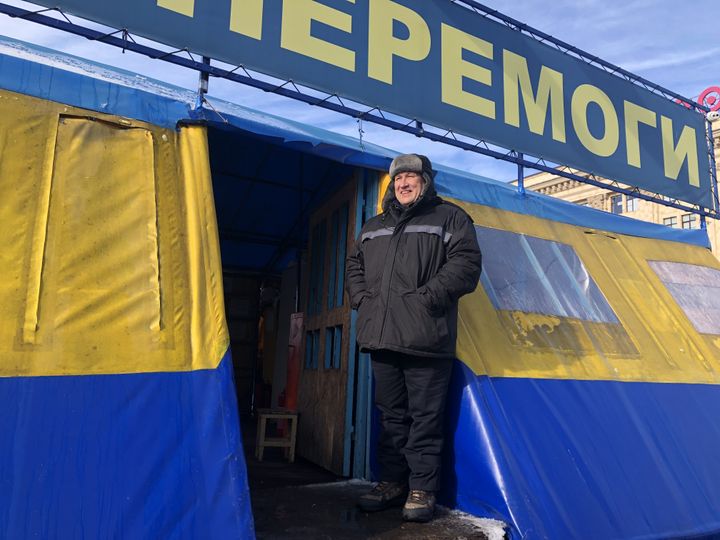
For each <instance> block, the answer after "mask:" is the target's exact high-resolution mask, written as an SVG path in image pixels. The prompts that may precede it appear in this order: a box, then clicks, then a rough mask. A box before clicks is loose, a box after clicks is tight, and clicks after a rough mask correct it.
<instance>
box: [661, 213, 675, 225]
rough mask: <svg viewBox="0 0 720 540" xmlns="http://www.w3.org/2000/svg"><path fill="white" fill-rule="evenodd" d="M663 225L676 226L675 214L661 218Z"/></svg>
mask: <svg viewBox="0 0 720 540" xmlns="http://www.w3.org/2000/svg"><path fill="white" fill-rule="evenodd" d="M663 225H667V226H668V227H677V216H672V217H666V218H663Z"/></svg>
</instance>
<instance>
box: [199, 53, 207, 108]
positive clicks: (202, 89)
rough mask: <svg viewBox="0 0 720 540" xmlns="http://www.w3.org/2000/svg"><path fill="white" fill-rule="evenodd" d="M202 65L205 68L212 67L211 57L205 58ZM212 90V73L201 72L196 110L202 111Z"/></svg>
mask: <svg viewBox="0 0 720 540" xmlns="http://www.w3.org/2000/svg"><path fill="white" fill-rule="evenodd" d="M202 63H203V65H205V66H208V67H209V66H210V57H209V56H203V58H202ZM209 88H210V73H209V72H208V71H201V72H200V77H199V80H198V95H197V101H196V102H195V108H196V109H200V108H201V107H202V106H203V103H205V96H206V95H207V93H208V90H209Z"/></svg>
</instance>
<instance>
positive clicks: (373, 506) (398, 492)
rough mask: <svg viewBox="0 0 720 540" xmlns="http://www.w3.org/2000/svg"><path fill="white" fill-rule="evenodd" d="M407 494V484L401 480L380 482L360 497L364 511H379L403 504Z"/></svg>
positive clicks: (359, 502) (359, 501)
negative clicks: (400, 481)
mask: <svg viewBox="0 0 720 540" xmlns="http://www.w3.org/2000/svg"><path fill="white" fill-rule="evenodd" d="M406 496H407V486H406V485H405V484H401V483H399V482H379V483H378V484H376V485H375V487H373V488H372V489H371V490H370V491H369V492H368V493H366V494H365V495H363V496H361V497H360V499H358V507H360V510H362V511H363V512H379V511H380V510H385V509H386V508H391V507H393V506H402V504H403V501H404V500H405V497H406Z"/></svg>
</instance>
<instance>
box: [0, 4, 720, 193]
mask: <svg viewBox="0 0 720 540" xmlns="http://www.w3.org/2000/svg"><path fill="white" fill-rule="evenodd" d="M437 1H441V0H437ZM442 1H446V0H442ZM4 2H5V3H7V4H11V5H16V6H20V7H25V8H27V9H39V8H37V7H35V6H33V5H32V4H28V3H27V2H22V1H18V0H4ZM486 5H488V6H489V7H492V8H494V9H497V10H498V11H500V12H502V13H505V14H506V15H509V16H510V17H514V18H516V19H518V20H520V21H522V22H525V23H527V24H529V25H531V26H534V27H535V28H537V29H539V30H542V31H544V32H546V33H548V34H550V35H552V36H555V37H557V38H559V39H562V40H563V41H566V42H568V43H570V44H571V45H575V46H577V47H579V48H581V49H584V50H585V51H587V52H589V53H592V54H594V55H597V56H599V57H601V58H603V59H604V60H607V61H609V62H611V63H614V64H617V65H619V66H621V67H623V68H625V69H627V70H629V71H632V72H634V73H636V74H638V75H641V76H643V77H645V78H646V79H649V80H650V81H652V82H655V83H657V84H660V85H662V86H665V87H666V88H669V89H671V90H673V91H675V92H677V93H679V94H682V95H685V96H687V97H690V98H696V97H697V96H698V95H699V94H700V93H701V92H702V91H703V90H704V89H705V88H707V87H709V86H714V85H718V86H720V39H719V36H720V33H719V32H718V26H719V25H720V15H719V14H718V11H717V6H716V4H715V3H714V2H713V3H711V2H710V0H699V1H695V2H685V3H679V2H671V1H669V0H629V1H621V0H572V1H571V0H555V1H554V2H545V1H539V0H514V1H512V2H510V1H502V2H486ZM0 34H2V35H5V36H8V37H12V38H16V39H20V40H23V41H28V42H32V43H35V44H38V45H42V46H45V47H50V48H52V49H56V50H59V51H63V52H67V53H70V54H74V55H77V56H81V57H85V58H89V59H92V60H95V61H98V62H102V63H105V64H109V65H114V66H118V67H122V68H124V69H128V70H131V71H135V72H138V73H141V74H144V75H147V76H149V77H153V78H156V79H160V80H163V81H166V82H170V83H173V84H176V85H178V86H183V87H187V88H192V89H194V88H196V87H197V74H196V73H195V72H193V71H190V70H186V69H182V68H178V67H174V66H171V65H169V64H166V63H163V62H158V61H153V60H149V59H146V58H144V57H142V56H140V55H137V54H134V53H126V54H123V53H122V52H121V51H120V50H118V49H116V48H113V47H109V46H106V45H102V44H98V43H91V42H89V41H87V40H85V39H83V38H80V37H75V36H71V35H68V34H65V33H63V32H58V31H53V30H50V29H47V28H45V27H42V26H39V25H35V24H33V23H29V22H25V21H20V20H17V19H11V18H9V17H7V16H5V15H0ZM210 84H211V87H210V93H211V95H212V96H216V97H219V98H222V99H226V100H229V101H234V102H237V103H240V104H243V105H246V106H249V107H253V108H256V109H260V110H263V111H267V112H271V113H273V114H277V115H280V116H288V117H291V118H293V119H296V120H299V121H303V122H308V123H312V124H315V125H318V126H320V127H324V128H326V129H331V130H334V131H338V132H341V133H344V134H347V135H351V136H357V135H358V125H357V123H356V122H355V120H353V119H351V118H348V117H345V116H343V115H337V114H332V113H328V112H326V111H322V110H319V109H317V108H314V107H310V106H308V105H304V104H300V103H297V102H295V101H293V100H288V99H284V98H280V97H277V96H272V95H268V94H265V93H264V92H258V91H256V90H253V89H250V88H246V87H243V86H241V85H237V84H233V83H229V82H226V81H220V80H217V79H212V80H211V83H210ZM363 130H364V138H365V139H366V140H369V141H371V142H374V143H376V144H380V145H382V146H387V147H390V148H393V149H396V150H400V151H406V152H422V153H425V154H427V155H428V156H430V158H431V159H432V160H433V161H438V162H442V163H444V164H446V165H451V166H455V167H458V168H461V169H465V170H470V171H473V172H475V173H478V174H482V175H484V176H489V177H492V178H497V179H499V180H511V179H514V178H515V170H516V169H515V166H513V165H510V164H506V163H503V162H501V161H498V160H494V159H491V158H485V157H483V156H480V155H477V154H473V153H469V152H465V151H462V150H457V149H455V148H452V147H449V146H447V145H442V144H439V143H432V142H429V141H424V140H421V139H418V138H416V137H413V136H406V135H404V134H399V133H397V132H394V131H391V130H388V129H386V128H382V127H379V126H374V125H372V124H368V123H366V124H365V125H364V126H363Z"/></svg>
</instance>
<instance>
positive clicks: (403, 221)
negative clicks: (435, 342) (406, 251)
mask: <svg viewBox="0 0 720 540" xmlns="http://www.w3.org/2000/svg"><path fill="white" fill-rule="evenodd" d="M403 218H404V219H403ZM403 218H401V219H399V220H398V223H397V225H395V230H394V231H393V235H392V236H391V237H390V247H392V242H393V241H395V242H396V243H400V235H401V234H402V232H403V230H404V229H405V225H407V222H408V221H410V219H411V218H412V214H410V215H408V216H403ZM396 258H397V245H396V246H395V249H394V250H393V257H392V263H391V264H390V276H389V277H388V283H387V291H384V292H385V293H386V294H385V295H384V296H385V299H386V300H385V311H384V313H383V319H382V325H381V326H380V338H379V339H378V347H379V346H380V345H381V344H382V342H383V337H384V336H385V322H386V321H387V315H388V311H389V310H390V289H391V287H390V286H391V285H392V279H393V273H394V271H395V259H396ZM383 277H384V275H383ZM382 292H383V291H381V293H382Z"/></svg>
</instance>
